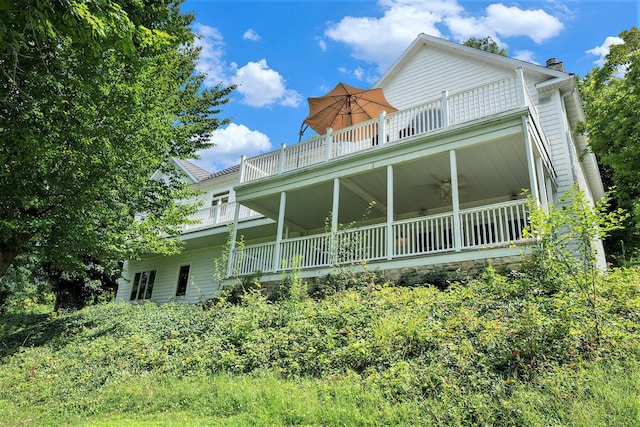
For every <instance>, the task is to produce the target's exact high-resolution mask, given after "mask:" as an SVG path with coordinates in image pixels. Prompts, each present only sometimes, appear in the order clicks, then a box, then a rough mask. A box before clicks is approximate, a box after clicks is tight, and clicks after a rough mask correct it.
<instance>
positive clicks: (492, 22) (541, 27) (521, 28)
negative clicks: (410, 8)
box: [445, 3, 564, 47]
mask: <svg viewBox="0 0 640 427" xmlns="http://www.w3.org/2000/svg"><path fill="white" fill-rule="evenodd" d="M445 21H446V23H447V26H448V27H449V29H450V30H451V33H452V34H453V36H454V38H455V39H457V40H459V41H464V40H467V39H469V38H470V37H480V38H484V37H486V36H491V38H493V39H494V40H495V41H496V42H497V43H498V44H499V45H501V46H502V47H504V46H505V45H504V44H503V43H501V38H507V37H520V36H523V37H529V38H530V39H531V40H533V41H534V42H535V43H538V44H539V43H542V42H544V41H546V40H549V39H551V38H553V37H555V36H557V35H558V34H559V33H560V31H562V29H563V28H564V25H563V24H562V22H561V21H560V19H558V18H557V17H555V16H552V15H550V14H548V13H547V12H545V11H544V10H542V9H528V10H524V9H520V8H519V7H517V6H505V5H503V4H502V3H494V4H491V5H489V6H487V8H486V14H485V15H483V16H466V15H457V16H452V17H449V18H447V19H446V20H445Z"/></svg>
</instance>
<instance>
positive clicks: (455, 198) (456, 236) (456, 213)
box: [449, 150, 462, 252]
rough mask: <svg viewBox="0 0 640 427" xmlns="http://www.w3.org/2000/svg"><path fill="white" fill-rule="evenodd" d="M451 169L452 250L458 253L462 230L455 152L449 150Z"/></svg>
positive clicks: (460, 246) (460, 245)
mask: <svg viewBox="0 0 640 427" xmlns="http://www.w3.org/2000/svg"><path fill="white" fill-rule="evenodd" d="M449 164H450V167H451V203H452V205H453V206H452V208H453V248H454V249H455V251H456V252H460V250H461V248H462V230H461V227H460V194H459V192H458V162H457V160H456V150H449Z"/></svg>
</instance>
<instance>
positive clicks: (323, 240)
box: [228, 200, 529, 275]
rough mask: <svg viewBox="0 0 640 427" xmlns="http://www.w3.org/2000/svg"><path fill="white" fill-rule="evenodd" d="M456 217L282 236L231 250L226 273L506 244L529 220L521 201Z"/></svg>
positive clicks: (518, 238) (518, 236)
mask: <svg viewBox="0 0 640 427" xmlns="http://www.w3.org/2000/svg"><path fill="white" fill-rule="evenodd" d="M458 215H459V219H460V221H459V224H460V228H459V230H455V229H454V227H455V221H454V214H453V213H451V212H450V213H445V214H440V215H431V216H422V217H419V218H412V219H405V220H402V221H394V222H393V223H392V224H391V227H389V226H388V224H386V223H384V224H376V225H371V226H366V227H359V228H354V229H348V230H340V231H337V232H335V233H321V234H316V235H312V236H304V237H296V238H291V239H283V240H282V241H281V242H280V245H281V246H280V251H277V250H276V249H277V247H276V245H277V243H275V242H269V243H261V244H256V245H248V246H245V247H244V248H242V249H241V250H235V251H234V252H233V254H232V261H231V271H229V272H228V273H229V275H247V274H252V273H255V272H257V271H260V272H263V273H267V272H277V271H290V270H292V269H293V268H322V267H329V266H332V265H344V264H356V263H360V262H364V261H367V262H369V261H372V262H375V261H382V260H393V259H398V258H403V257H408V256H426V255H432V254H441V253H448V252H459V251H462V250H474V249H482V248H487V247H493V246H506V245H510V244H512V243H518V242H521V241H523V239H524V237H523V229H524V228H525V227H526V226H527V224H528V220H529V215H528V209H527V202H526V201H525V200H516V201H511V202H504V203H498V204H493V205H488V206H483V207H478V208H473V209H463V210H460V211H459V214H458ZM456 236H459V238H458V239H456ZM456 240H458V241H457V242H456ZM390 243H391V244H390ZM278 253H279V254H280V255H279V259H276V258H275V257H276V254H278Z"/></svg>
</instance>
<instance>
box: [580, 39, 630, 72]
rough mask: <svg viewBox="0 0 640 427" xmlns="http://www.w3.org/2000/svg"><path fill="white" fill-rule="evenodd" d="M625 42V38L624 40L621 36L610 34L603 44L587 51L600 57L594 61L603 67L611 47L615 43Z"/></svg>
mask: <svg viewBox="0 0 640 427" xmlns="http://www.w3.org/2000/svg"><path fill="white" fill-rule="evenodd" d="M623 43H624V40H622V39H621V38H620V37H613V36H609V37H607V38H606V39H605V40H604V43H602V45H600V46H596V47H594V48H593V49H589V50H587V51H586V53H587V54H589V55H595V56H597V57H598V59H596V60H595V61H593V63H594V64H596V65H597V66H598V67H602V66H603V65H604V62H605V56H607V55H608V54H609V48H610V47H611V46H613V45H615V44H623Z"/></svg>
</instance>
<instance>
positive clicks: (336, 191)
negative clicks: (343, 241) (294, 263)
mask: <svg viewBox="0 0 640 427" xmlns="http://www.w3.org/2000/svg"><path fill="white" fill-rule="evenodd" d="M339 210H340V178H334V179H333V203H332V206H331V233H330V234H329V262H330V263H331V265H332V266H333V265H335V264H337V262H338V258H337V256H338V246H337V245H338V242H336V237H337V232H338V212H339Z"/></svg>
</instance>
